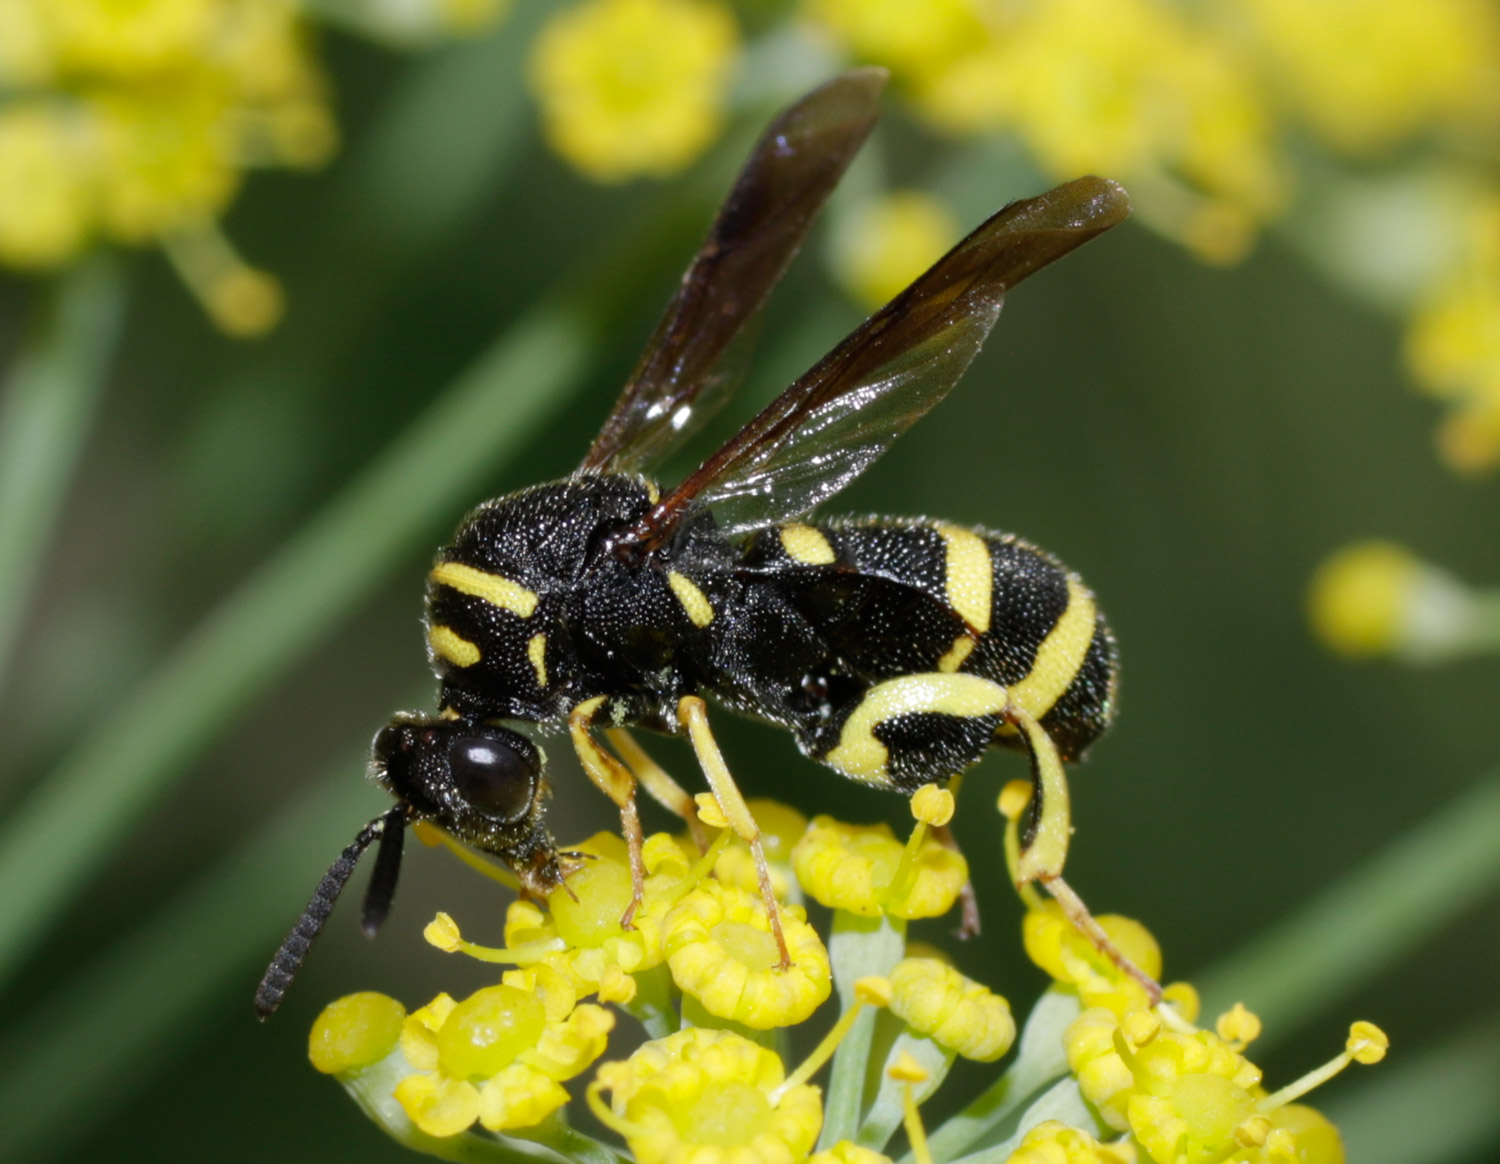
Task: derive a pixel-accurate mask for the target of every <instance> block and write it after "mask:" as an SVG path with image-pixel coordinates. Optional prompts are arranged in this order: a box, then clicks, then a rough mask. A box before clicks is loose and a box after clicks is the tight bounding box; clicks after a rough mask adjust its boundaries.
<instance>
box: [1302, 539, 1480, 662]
mask: <svg viewBox="0 0 1500 1164" xmlns="http://www.w3.org/2000/svg"><path fill="white" fill-rule="evenodd" d="M1308 618H1309V621H1310V622H1311V624H1312V628H1313V632H1314V633H1315V634H1316V635H1317V636H1318V638H1319V639H1320V640H1322V642H1323V644H1324V645H1325V646H1327V647H1328V648H1329V649H1330V650H1333V651H1336V652H1338V653H1339V654H1341V655H1347V656H1349V657H1350V658H1371V657H1374V656H1377V655H1395V656H1398V657H1400V658H1404V659H1406V660H1408V661H1411V662H1435V661H1438V660H1441V659H1446V658H1451V657H1454V656H1456V655H1461V654H1463V653H1465V652H1466V651H1473V650H1482V649H1486V648H1488V649H1493V648H1494V646H1495V644H1496V642H1497V640H1500V605H1497V601H1496V599H1495V598H1494V597H1493V596H1487V595H1480V594H1476V593H1475V592H1474V591H1473V590H1471V589H1470V588H1469V587H1468V586H1466V585H1465V584H1464V583H1463V582H1462V581H1461V580H1460V579H1458V578H1456V577H1454V576H1453V575H1452V574H1450V573H1449V572H1448V571H1446V570H1443V569H1441V568H1439V567H1437V566H1434V565H1432V564H1431V563H1428V562H1424V561H1422V560H1421V559H1420V558H1418V557H1417V556H1416V555H1415V554H1413V553H1412V552H1411V551H1410V550H1408V549H1407V548H1406V547H1405V546H1400V545H1397V544H1395V543H1394V542H1382V541H1368V542H1355V543H1354V544H1352V545H1349V546H1345V547H1344V548H1343V549H1341V550H1338V551H1336V552H1335V553H1333V554H1331V555H1330V556H1329V557H1328V558H1327V559H1326V560H1325V561H1324V562H1323V564H1322V565H1321V566H1319V567H1318V570H1317V572H1316V573H1315V574H1314V575H1313V580H1312V585H1311V587H1310V589H1309V593H1308Z"/></svg>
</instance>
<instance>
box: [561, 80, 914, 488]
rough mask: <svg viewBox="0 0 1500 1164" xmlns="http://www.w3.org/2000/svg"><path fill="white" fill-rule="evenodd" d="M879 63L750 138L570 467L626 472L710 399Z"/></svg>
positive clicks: (797, 240)
mask: <svg viewBox="0 0 1500 1164" xmlns="http://www.w3.org/2000/svg"><path fill="white" fill-rule="evenodd" d="M885 77H886V74H885V70H884V69H856V70H854V71H852V72H848V73H845V74H843V75H842V76H839V77H835V78H834V79H833V80H832V81H829V82H828V83H827V84H826V85H823V86H821V87H820V88H818V89H815V90H813V91H812V92H811V93H809V94H808V95H807V96H806V97H804V98H803V99H802V100H801V101H799V102H797V103H796V104H795V105H793V106H792V107H791V108H790V109H788V110H786V112H784V113H782V114H781V116H780V117H778V118H777V119H776V120H775V121H774V122H772V123H771V126H770V128H769V129H767V130H766V132H765V134H764V135H763V136H762V137H761V139H760V142H759V144H757V146H756V147H755V150H754V152H753V153H752V154H751V155H750V160H749V161H747V162H746V163H745V166H744V168H743V169H742V170H741V171H740V176H739V178H738V179H737V180H736V182H735V184H734V188H733V189H732V190H731V191H730V192H729V196H728V197H727V198H726V199H725V200H724V204H723V205H722V206H721V207H720V208H719V213H718V216H717V217H716V218H715V219H714V224H713V227H712V228H711V229H710V230H709V232H708V237H707V238H706V239H705V240H704V242H703V245H702V247H701V248H699V251H698V254H697V256H696V257H695V258H694V259H693V262H692V265H691V266H689V267H688V269H687V273H686V274H685V275H684V276H683V278H682V283H681V285H680V286H679V287H678V289H677V294H676V295H674V296H673V298H672V302H671V303H670V304H668V306H667V310H666V312H665V314H663V316H662V318H661V321H660V322H659V323H658V324H657V325H656V331H655V332H654V333H653V334H652V336H651V342H650V343H649V344H647V345H646V352H645V354H644V355H643V356H642V357H641V362H640V364H639V365H638V366H637V367H636V369H635V372H634V374H633V375H632V376H631V377H630V380H629V382H628V383H627V384H626V385H625V390H624V392H623V393H621V395H620V399H619V400H618V401H617V402H616V403H615V407H614V411H612V412H611V413H610V415H609V419H608V420H606V421H605V422H604V427H603V429H602V430H600V433H599V436H598V437H597V438H596V439H595V441H594V444H593V447H592V448H591V449H589V453H588V456H587V457H585V458H584V460H583V464H582V465H581V466H580V470H581V471H584V472H594V471H597V472H628V471H631V470H634V469H638V468H640V467H641V466H642V465H644V464H646V463H647V462H648V461H650V460H651V459H653V458H655V457H658V456H660V455H661V454H662V453H664V452H665V451H666V449H667V448H668V447H669V446H670V445H671V444H672V443H674V442H675V441H676V440H677V439H679V438H680V437H682V436H684V435H685V434H686V433H687V432H688V431H689V430H690V429H691V428H692V427H694V426H696V424H697V423H698V422H699V421H700V420H702V419H703V417H704V416H705V415H706V414H707V413H708V412H709V411H710V409H711V406H712V405H714V404H717V403H720V402H721V399H722V395H723V393H718V394H717V398H716V392H715V390H716V389H719V388H723V387H726V386H727V380H728V377H726V376H724V375H723V371H722V365H721V358H722V357H723V355H724V353H725V349H726V348H728V347H729V345H730V341H731V340H733V339H734V337H735V336H736V335H737V334H738V333H739V332H740V331H741V330H742V329H743V328H744V326H745V324H746V322H747V321H748V320H749V319H750V318H751V317H752V316H754V315H755V313H756V311H757V310H758V309H759V308H760V306H761V305H762V304H763V303H764V302H765V300H766V296H767V295H768V294H769V293H770V291H771V288H772V287H773V286H774V285H775V283H776V281H777V280H778V279H780V278H781V275H782V272H784V271H785V270H786V267H787V264H788V263H789V262H791V260H792V256H793V255H795V254H796V253H797V250H798V248H799V247H801V245H802V241H803V239H804V238H806V237H807V232H808V229H809V228H810V227H811V226H812V222H813V219H814V218H816V217H817V214H818V211H820V210H821V209H822V208H823V204H824V203H825V202H826V201H827V200H828V195H829V194H830V193H831V192H832V190H833V188H834V186H836V185H837V184H838V181H839V178H840V177H842V176H843V173H844V170H845V169H847V168H848V165H849V163H850V161H851V160H853V158H854V155H855V154H856V153H857V152H858V151H859V147H860V146H861V145H862V144H863V143H864V140H865V137H866V136H867V135H868V134H869V132H870V128H871V126H873V125H874V124H875V117H876V105H877V102H878V101H879V97H880V91H881V89H882V88H883V87H884V85H885Z"/></svg>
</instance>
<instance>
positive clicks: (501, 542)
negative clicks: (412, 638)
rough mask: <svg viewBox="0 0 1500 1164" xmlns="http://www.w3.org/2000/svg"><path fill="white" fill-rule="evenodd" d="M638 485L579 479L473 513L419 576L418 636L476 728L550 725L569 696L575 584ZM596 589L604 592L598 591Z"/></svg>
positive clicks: (574, 694) (578, 590) (601, 556)
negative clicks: (421, 610)
mask: <svg viewBox="0 0 1500 1164" xmlns="http://www.w3.org/2000/svg"><path fill="white" fill-rule="evenodd" d="M651 496H652V490H651V489H650V487H649V486H648V485H647V484H646V483H645V482H644V481H642V480H640V479H639V478H635V477H628V476H620V475H612V476H581V477H577V478H570V479H569V480H566V481H558V482H554V483H552V484H549V485H540V486H537V487H536V488H533V489H527V490H523V491H522V492H519V493H514V494H511V495H510V496H508V497H502V498H499V499H497V500H495V501H491V502H488V503H487V504H485V505H483V506H480V507H479V508H478V509H476V510H475V511H474V512H473V513H471V514H470V515H469V516H468V517H467V518H466V519H465V520H464V523H463V525H461V526H460V527H459V530H458V532H457V534H455V535H454V539H453V542H452V544H451V545H449V546H446V547H445V548H444V549H443V550H442V551H441V552H440V553H439V555H438V561H437V564H436V565H435V566H434V567H433V569H432V572H431V574H430V575H429V586H428V591H427V638H428V645H429V647H430V651H431V660H432V664H433V667H434V669H435V670H436V671H437V673H438V675H439V676H441V678H442V679H443V681H444V685H445V694H444V698H445V701H446V702H447V703H448V704H449V705H450V706H452V707H454V708H455V709H456V710H458V711H459V712H461V713H462V714H465V715H468V716H472V717H474V718H478V719H519V720H527V721H530V722H533V723H535V722H543V721H548V720H554V721H555V720H557V719H559V718H561V717H562V716H563V715H565V714H566V713H567V711H568V710H569V708H570V707H571V706H572V704H573V703H575V702H576V701H577V699H578V698H579V692H578V690H576V686H577V679H578V668H579V661H578V658H577V653H576V642H577V638H578V626H577V623H578V620H579V617H580V612H579V605H580V602H581V601H582V599H581V595H582V591H583V590H584V588H585V587H587V586H590V585H592V586H593V587H594V589H595V591H597V590H598V589H599V587H600V585H601V580H600V579H599V577H597V574H598V567H599V566H600V564H601V563H602V564H603V565H604V566H606V567H607V570H606V572H618V571H619V570H620V567H619V565H618V563H617V562H616V561H615V559H614V558H613V557H612V556H611V555H610V549H609V547H610V545H611V538H612V537H613V536H614V535H616V534H618V533H619V532H620V531H621V530H624V529H627V528H629V527H630V526H631V525H632V524H633V523H634V522H635V521H636V520H637V519H639V518H640V516H641V515H642V514H643V513H645V512H646V511H647V510H648V509H649V508H650V506H651ZM606 585H607V584H606Z"/></svg>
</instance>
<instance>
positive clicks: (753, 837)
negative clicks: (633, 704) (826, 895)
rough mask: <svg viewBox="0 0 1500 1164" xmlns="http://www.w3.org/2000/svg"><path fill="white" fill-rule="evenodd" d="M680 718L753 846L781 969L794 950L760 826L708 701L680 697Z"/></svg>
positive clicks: (722, 805) (728, 812) (722, 804)
mask: <svg viewBox="0 0 1500 1164" xmlns="http://www.w3.org/2000/svg"><path fill="white" fill-rule="evenodd" d="M677 718H678V720H679V721H680V722H681V723H682V726H683V727H685V728H686V729H687V733H688V738H689V739H690V740H691V741H692V743H693V751H694V752H695V753H696V754H697V756H698V765H699V767H701V768H702V769H703V775H704V776H706V777H708V786H709V788H710V789H712V790H713V794H714V800H716V801H717V802H718V804H719V811H720V812H722V813H723V814H724V819H725V820H727V821H728V822H729V827H730V828H732V829H734V831H735V835H736V836H738V837H739V838H740V840H742V841H744V842H745V844H747V845H749V846H750V855H751V856H752V857H753V858H754V859H755V875H756V878H757V879H758V880H759V882H760V898H761V901H762V902H763V903H764V904H765V907H766V919H767V920H768V921H769V922H770V925H771V933H772V935H773V936H774V937H775V938H776V948H777V949H778V950H780V951H781V969H783V970H785V969H787V968H788V967H789V966H791V964H792V955H791V952H790V951H789V950H788V949H787V947H786V935H785V934H783V933H782V932H781V913H780V910H779V909H778V908H777V905H776V894H775V893H774V892H772V889H771V869H770V866H768V865H767V864H766V852H765V849H764V848H763V847H762V846H761V843H760V826H759V825H757V824H756V823H755V817H754V815H753V814H752V813H751V812H750V806H749V805H748V804H746V803H745V798H744V797H743V796H742V795H741V794H740V789H739V785H737V784H736V783H735V782H734V777H733V776H731V775H730V774H729V766H728V765H727V764H725V763H724V755H723V753H722V752H720V751H719V745H718V744H717V743H716V742H715V741H714V735H713V732H712V730H711V729H710V728H709V726H708V705H707V704H705V703H704V702H703V700H701V699H699V698H698V696H696V695H684V696H683V697H682V698H681V699H679V700H678V701H677Z"/></svg>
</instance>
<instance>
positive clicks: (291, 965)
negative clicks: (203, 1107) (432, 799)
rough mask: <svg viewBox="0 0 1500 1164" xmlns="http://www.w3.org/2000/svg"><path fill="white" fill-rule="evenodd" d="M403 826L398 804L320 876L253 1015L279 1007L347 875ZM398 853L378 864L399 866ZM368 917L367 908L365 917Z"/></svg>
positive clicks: (387, 896) (402, 810)
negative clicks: (382, 839)
mask: <svg viewBox="0 0 1500 1164" xmlns="http://www.w3.org/2000/svg"><path fill="white" fill-rule="evenodd" d="M405 826H406V809H405V807H404V806H402V805H397V806H396V807H394V808H392V809H391V810H390V811H389V812H387V813H385V814H383V815H382V816H377V817H376V818H375V819H374V820H372V821H371V822H370V823H369V824H367V825H365V827H364V828H362V829H360V831H359V835H358V836H357V837H355V838H354V842H353V843H352V844H351V845H350V846H349V847H348V848H347V849H345V850H344V851H343V852H342V853H340V854H339V858H338V860H337V861H335V862H334V863H333V864H332V865H331V866H329V869H328V872H327V873H325V874H323V880H321V881H319V882H318V887H317V889H315V890H313V895H312V900H311V901H309V902H308V903H307V908H306V909H304V910H303V911H302V916H301V917H300V918H298V919H297V924H296V925H295V926H293V927H292V932H291V933H289V934H287V936H286V941H284V942H282V943H281V949H279V950H277V951H276V956H275V957H274V958H272V959H271V964H270V965H269V966H267V967H266V974H265V977H264V978H262V979H261V980H260V986H259V988H257V990H256V991H255V1013H256V1014H257V1015H259V1016H260V1018H261V1020H262V1021H264V1020H266V1019H268V1018H270V1017H271V1016H272V1015H273V1014H275V1013H276V1008H277V1007H278V1006H280V1005H281V1000H282V999H283V998H284V997H285V996H286V992H287V988H288V987H289V986H291V984H292V979H293V978H295V977H296V976H297V971H298V970H300V969H301V968H302V963H303V961H304V960H305V959H306V958H307V952H308V951H309V950H310V949H312V944H313V942H314V941H315V940H316V939H317V936H318V933H319V931H321V930H322V928H323V923H324V922H325V921H327V920H328V915H329V914H330V913H332V912H333V903H334V902H335V901H337V900H338V897H339V894H340V892H342V891H343V888H344V885H345V884H346V883H347V882H348V880H349V876H350V874H352V873H353V872H354V866H355V865H357V864H358V863H359V859H360V857H361V856H363V855H364V851H365V850H366V849H368V848H369V847H370V846H371V845H372V844H374V843H375V842H376V841H377V840H379V839H380V838H381V837H383V836H385V835H386V834H387V833H388V832H396V833H398V834H399V833H400V832H402V831H404V829H405ZM383 851H384V850H382V852H383ZM400 853H401V849H400V843H399V842H397V848H396V858H395V859H394V861H392V860H389V859H387V860H384V861H382V862H381V864H382V865H392V866H399V863H400ZM376 874H377V877H378V876H379V874H380V868H379V867H378V866H377V869H376ZM390 876H391V882H392V883H391V885H390V886H389V887H388V889H387V891H386V892H385V904H386V907H387V908H389V906H390V898H391V895H392V894H393V893H394V892H395V884H394V882H395V869H394V868H393V869H392V872H391V874H390ZM368 915H369V907H368V905H367V906H366V916H368ZM382 916H383V915H382Z"/></svg>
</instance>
